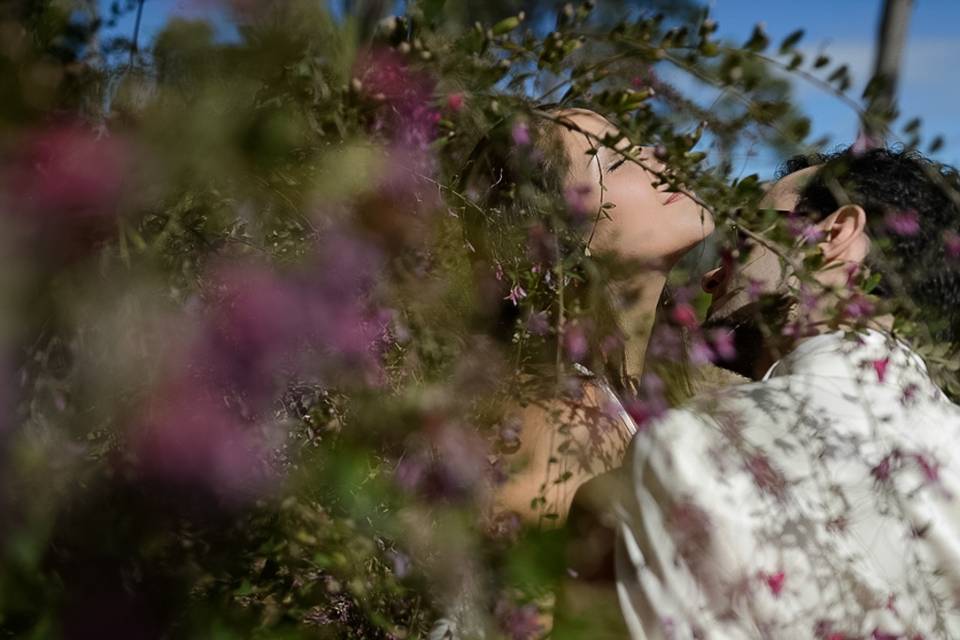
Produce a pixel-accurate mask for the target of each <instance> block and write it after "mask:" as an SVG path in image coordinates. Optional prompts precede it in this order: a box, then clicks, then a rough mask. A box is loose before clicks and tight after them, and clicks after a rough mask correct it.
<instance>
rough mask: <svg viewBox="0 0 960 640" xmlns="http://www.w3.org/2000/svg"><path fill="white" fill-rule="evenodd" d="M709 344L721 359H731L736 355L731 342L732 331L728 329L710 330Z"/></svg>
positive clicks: (734, 347) (735, 349)
mask: <svg viewBox="0 0 960 640" xmlns="http://www.w3.org/2000/svg"><path fill="white" fill-rule="evenodd" d="M710 344H712V345H713V351H714V353H716V355H717V356H718V357H719V358H720V359H721V360H733V359H734V358H736V357H737V348H736V346H735V345H734V342H733V332H732V331H730V330H728V329H714V330H713V331H711V332H710Z"/></svg>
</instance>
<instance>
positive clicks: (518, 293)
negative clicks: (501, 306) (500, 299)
mask: <svg viewBox="0 0 960 640" xmlns="http://www.w3.org/2000/svg"><path fill="white" fill-rule="evenodd" d="M526 297H527V292H526V291H525V290H524V288H523V287H521V286H520V285H519V284H515V285H513V286H512V287H511V288H510V293H508V294H507V295H506V296H505V297H504V300H509V301H510V302H512V303H513V306H517V305H518V304H519V303H520V301H521V300H523V299H524V298H526Z"/></svg>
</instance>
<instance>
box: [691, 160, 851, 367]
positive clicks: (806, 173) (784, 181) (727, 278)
mask: <svg viewBox="0 0 960 640" xmlns="http://www.w3.org/2000/svg"><path fill="white" fill-rule="evenodd" d="M819 169H820V167H819V166H813V167H807V168H805V169H802V170H800V171H797V172H794V173H791V174H789V175H787V176H784V177H783V178H781V179H780V180H778V181H777V182H776V183H774V184H773V185H772V186H771V187H770V189H769V190H768V191H767V193H766V195H765V196H764V198H763V199H762V200H761V202H760V203H759V207H760V208H761V209H776V210H781V211H793V210H795V209H796V207H797V204H798V202H799V200H800V194H801V193H802V191H803V189H804V186H805V185H806V183H807V182H808V181H809V180H810V179H811V178H812V177H813V176H814V174H816V172H817V171H818V170H819ZM798 213H800V214H802V213H803V212H798ZM866 224H867V216H866V212H865V211H864V210H863V208H862V207H860V206H857V205H845V206H842V207H839V208H838V209H837V210H836V211H834V212H833V213H831V214H830V215H828V216H826V217H825V218H824V219H823V220H822V221H821V222H819V223H817V224H816V225H815V227H816V228H817V229H818V230H819V231H820V234H821V235H820V237H821V239H822V241H821V242H819V243H818V245H817V248H818V249H819V251H820V252H821V253H822V254H823V258H824V261H823V266H822V267H821V268H820V269H819V270H818V271H817V272H816V273H814V274H813V278H814V282H815V283H816V286H817V288H818V289H819V291H816V292H814V293H815V294H816V295H817V301H818V302H817V305H816V306H815V307H814V308H813V309H810V310H807V314H808V318H807V319H808V320H809V322H810V323H812V324H813V325H817V324H818V323H825V322H826V320H827V319H828V317H829V314H830V311H831V310H832V309H833V307H834V306H835V305H836V302H837V299H838V298H837V295H836V294H835V293H834V292H837V291H841V292H842V291H843V290H844V288H845V283H846V281H847V279H848V270H847V268H848V267H850V266H853V265H861V264H863V261H864V259H865V258H866V257H867V254H868V253H869V252H870V238H869V236H868V235H867V230H866ZM746 246H747V252H748V253H747V257H746V259H745V260H743V262H742V263H740V264H739V265H736V266H735V267H734V269H733V270H732V272H731V270H729V269H726V268H719V269H714V270H712V271H710V272H708V273H706V274H705V275H704V276H703V280H702V283H701V284H702V286H703V289H704V291H706V292H707V293H709V294H711V295H712V297H713V299H712V301H711V304H710V309H709V311H708V312H707V323H709V324H722V323H723V322H724V321H725V320H727V319H728V318H732V317H736V316H737V315H738V314H739V313H740V312H742V311H743V310H744V309H745V308H747V307H748V306H749V305H751V304H752V303H753V302H754V301H755V299H756V296H757V295H762V294H768V293H775V294H783V293H786V292H787V291H788V290H789V289H791V288H794V287H795V286H796V284H797V279H796V276H795V275H793V274H792V273H791V272H790V270H789V269H787V268H785V267H786V261H785V260H784V258H783V257H781V255H778V253H777V252H775V251H773V250H772V249H771V248H770V247H767V246H764V245H763V244H761V243H759V242H755V241H750V242H748V243H747V245H746ZM780 253H782V254H783V255H790V254H791V253H793V254H794V255H797V256H799V253H798V252H797V249H796V248H795V247H784V248H782V249H781V250H780ZM762 347H763V348H761V349H758V356H757V357H756V360H755V361H754V362H744V363H739V365H738V372H739V373H743V374H744V375H749V376H750V377H753V378H757V379H758V378H760V377H762V376H763V374H764V373H765V372H766V370H767V369H768V368H769V367H770V365H772V364H773V362H774V361H775V360H776V359H777V358H778V357H779V356H780V355H782V354H783V352H784V351H785V350H787V349H789V345H784V344H764V345H763V346H762Z"/></svg>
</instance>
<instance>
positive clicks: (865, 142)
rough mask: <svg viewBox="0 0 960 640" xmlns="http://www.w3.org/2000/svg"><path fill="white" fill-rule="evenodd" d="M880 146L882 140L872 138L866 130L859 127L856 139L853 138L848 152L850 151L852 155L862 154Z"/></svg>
mask: <svg viewBox="0 0 960 640" xmlns="http://www.w3.org/2000/svg"><path fill="white" fill-rule="evenodd" d="M882 147H883V140H881V139H878V138H874V137H873V136H871V135H869V134H868V133H867V132H866V131H864V130H863V129H861V130H860V131H859V132H857V139H856V140H854V141H853V144H852V145H851V146H850V153H852V154H853V155H854V156H862V155H863V154H865V153H866V152H867V151H870V150H871V149H880V148H882Z"/></svg>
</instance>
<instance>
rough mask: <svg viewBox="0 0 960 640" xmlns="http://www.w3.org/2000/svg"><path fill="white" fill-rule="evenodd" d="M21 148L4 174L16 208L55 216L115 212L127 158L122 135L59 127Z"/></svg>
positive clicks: (32, 138) (128, 157)
mask: <svg viewBox="0 0 960 640" xmlns="http://www.w3.org/2000/svg"><path fill="white" fill-rule="evenodd" d="M21 148H22V149H23V151H22V152H21V153H20V154H19V158H18V159H17V160H15V161H14V163H13V164H12V166H10V167H9V170H8V176H9V180H10V191H11V193H13V194H14V196H15V198H16V200H15V202H16V205H17V207H18V208H20V209H21V210H22V211H24V212H29V213H34V214H37V215H44V216H56V217H57V218H65V217H68V216H74V217H77V216H80V217H87V216H111V215H115V214H116V213H117V201H118V199H119V197H120V195H121V192H122V185H123V180H124V178H125V177H126V176H127V174H128V166H129V164H130V160H131V156H132V154H131V150H130V149H129V147H128V145H127V143H126V142H125V141H124V140H123V139H122V138H119V137H116V136H101V135H97V133H95V132H94V131H92V130H90V129H88V128H86V127H83V126H79V125H62V126H59V127H54V128H51V129H48V130H46V131H43V132H40V133H37V134H35V135H33V136H32V137H30V138H28V139H27V140H25V141H23V142H22V143H21Z"/></svg>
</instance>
